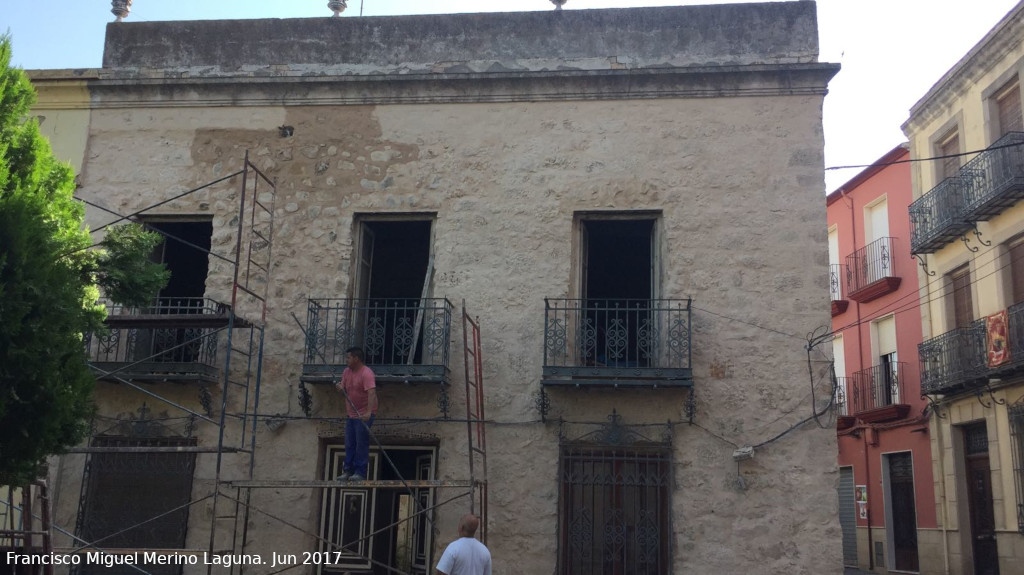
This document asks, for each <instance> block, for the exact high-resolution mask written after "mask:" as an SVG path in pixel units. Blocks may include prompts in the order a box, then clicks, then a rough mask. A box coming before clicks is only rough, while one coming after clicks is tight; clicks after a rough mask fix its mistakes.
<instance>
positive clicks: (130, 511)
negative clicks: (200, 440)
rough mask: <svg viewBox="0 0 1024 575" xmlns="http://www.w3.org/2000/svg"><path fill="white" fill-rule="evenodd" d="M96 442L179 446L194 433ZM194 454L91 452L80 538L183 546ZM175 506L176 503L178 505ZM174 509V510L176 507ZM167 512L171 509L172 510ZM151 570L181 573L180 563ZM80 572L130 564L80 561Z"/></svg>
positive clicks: (113, 571) (125, 570) (133, 545)
mask: <svg viewBox="0 0 1024 575" xmlns="http://www.w3.org/2000/svg"><path fill="white" fill-rule="evenodd" d="M91 445H92V446H93V447H110V448H116V447H179V446H194V445H196V440H195V438H190V437H159V438H138V437H96V438H93V440H92V442H91ZM195 465H196V454H195V453H169V452H159V453H152V452H151V453H139V452H130V453H124V452H120V453H119V452H110V453H92V454H90V455H89V457H88V459H87V461H86V466H85V473H84V476H83V481H82V497H81V499H80V500H79V510H78V524H77V528H76V531H77V533H78V537H79V538H81V539H82V540H84V541H100V540H102V544H101V547H103V548H105V549H149V550H153V549H183V548H184V547H185V536H186V533H187V530H188V516H189V507H188V506H187V505H185V504H186V503H188V502H189V501H190V500H191V498H192V479H193V474H194V472H195ZM179 507H180V509H177V510H175V508H179ZM172 510H174V511H172ZM168 511H171V512H170V513H168ZM146 571H148V572H149V573H150V574H151V575H180V573H181V572H182V566H181V565H149V566H147V567H146ZM74 572H75V573H76V574H77V575H127V574H134V573H137V571H136V570H135V569H134V568H133V567H132V566H131V565H116V566H113V567H110V568H108V567H105V566H104V565H84V564H83V565H81V566H79V567H78V568H77V570H75V571H74Z"/></svg>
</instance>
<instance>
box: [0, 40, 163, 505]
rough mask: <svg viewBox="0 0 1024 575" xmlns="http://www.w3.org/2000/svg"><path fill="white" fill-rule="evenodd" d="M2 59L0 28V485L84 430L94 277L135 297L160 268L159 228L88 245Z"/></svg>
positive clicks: (148, 290)
mask: <svg viewBox="0 0 1024 575" xmlns="http://www.w3.org/2000/svg"><path fill="white" fill-rule="evenodd" d="M10 63H11V40H10V37H9V36H0V485H23V484H26V483H28V482H30V481H31V480H33V479H34V478H35V477H37V474H38V472H39V469H40V465H41V464H42V462H43V461H44V460H45V458H46V457H47V456H48V455H51V454H54V453H60V452H61V451H63V450H65V449H67V447H69V446H72V445H75V444H76V443H78V442H79V441H81V440H82V438H83V437H84V436H85V434H86V432H87V431H88V420H89V417H90V415H91V413H92V410H93V404H92V390H93V385H94V382H95V378H94V376H93V374H92V373H91V371H90V369H89V367H88V365H87V363H86V355H85V349H84V346H83V334H84V333H86V332H90V331H100V330H102V329H103V319H104V311H103V308H102V307H101V306H98V305H97V303H96V300H97V297H98V295H99V289H98V287H97V286H102V287H103V289H104V290H105V291H106V292H107V294H108V295H110V296H111V297H112V298H113V299H115V300H117V301H119V302H120V303H125V304H129V305H131V304H135V305H137V304H139V303H142V302H145V301H147V300H148V299H149V298H150V297H152V296H153V295H155V293H156V292H157V291H158V290H159V289H160V288H161V287H162V286H163V285H165V284H166V281H167V278H168V277H169V273H168V272H167V271H166V269H164V267H163V266H162V265H156V264H153V263H150V262H149V261H148V256H149V254H150V253H151V251H152V250H153V248H154V247H155V245H157V243H159V241H160V236H159V235H157V234H154V233H151V232H147V231H145V230H143V229H142V228H141V227H140V226H138V225H136V224H128V225H126V226H120V227H116V228H111V230H109V231H108V233H107V235H106V238H105V239H104V242H103V243H102V244H101V246H100V247H101V249H91V248H92V247H93V246H92V241H91V239H90V236H89V233H88V231H87V229H86V228H85V227H84V224H83V218H84V215H85V210H84V208H83V206H82V204H81V203H80V202H77V201H75V200H74V199H73V194H74V191H75V182H74V174H73V173H72V170H71V167H70V166H68V165H66V164H63V163H61V162H59V161H57V160H56V159H55V158H54V156H53V154H52V152H51V151H50V145H49V142H48V141H47V140H46V139H45V138H44V137H43V136H42V135H40V133H39V125H38V123H37V122H36V120H35V119H34V118H31V117H30V116H29V111H30V108H31V106H32V104H33V103H34V102H35V90H34V89H33V87H32V85H31V84H30V83H29V81H28V77H27V76H26V75H25V73H24V72H23V71H21V70H19V69H15V68H12V67H11V65H10Z"/></svg>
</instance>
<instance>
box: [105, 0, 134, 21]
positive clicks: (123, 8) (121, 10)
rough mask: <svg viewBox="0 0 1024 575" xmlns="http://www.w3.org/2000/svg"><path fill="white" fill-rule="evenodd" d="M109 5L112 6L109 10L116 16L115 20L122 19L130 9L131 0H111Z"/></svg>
mask: <svg viewBox="0 0 1024 575" xmlns="http://www.w3.org/2000/svg"><path fill="white" fill-rule="evenodd" d="M110 5H111V6H113V8H111V9H110V12H111V13H112V14H113V15H114V16H117V20H116V21H117V22H121V21H123V20H124V19H125V18H127V17H128V13H129V12H131V11H132V0H111V2H110Z"/></svg>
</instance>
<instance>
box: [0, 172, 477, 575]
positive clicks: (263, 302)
mask: <svg viewBox="0 0 1024 575" xmlns="http://www.w3.org/2000/svg"><path fill="white" fill-rule="evenodd" d="M234 178H240V179H241V185H240V190H239V193H238V211H237V216H236V219H237V226H236V231H235V241H234V245H233V248H234V249H233V251H234V257H233V258H230V257H225V256H222V255H220V254H217V253H214V252H213V251H212V250H209V251H207V254H208V255H209V256H210V257H215V258H218V259H220V260H223V261H224V262H226V263H228V265H230V266H231V268H232V269H231V270H230V271H231V277H232V282H231V291H230V301H229V303H227V304H220V303H218V302H212V303H211V302H209V301H208V300H205V299H204V300H203V301H202V302H198V303H196V302H186V303H185V304H182V303H181V302H178V304H177V307H175V309H173V310H169V309H168V307H167V306H166V305H165V306H162V307H161V306H159V305H158V306H155V308H152V309H123V308H116V307H112V308H111V309H110V311H112V312H113V313H111V314H110V315H108V320H107V325H108V327H110V328H111V331H112V332H117V331H118V330H121V331H123V333H121V332H118V333H117V335H115V336H112V335H111V334H107V335H103V336H96V337H91V336H87V337H86V346H87V348H90V349H93V350H95V351H97V352H98V351H105V352H106V354H107V355H106V356H104V357H103V359H106V360H110V359H114V360H116V361H90V366H91V367H92V368H93V370H94V371H95V373H96V375H97V379H100V380H107V381H112V382H117V383H120V384H123V385H125V386H127V387H129V388H132V389H134V390H136V391H138V392H140V393H142V394H143V395H146V396H148V397H152V398H154V399H156V400H158V401H160V402H162V403H164V404H167V405H170V406H171V407H174V408H176V409H178V410H182V411H184V412H185V413H187V414H188V416H187V417H185V418H180V419H182V420H184V421H183V424H184V425H185V427H186V429H187V432H186V433H185V435H186V436H188V437H191V435H192V429H193V426H194V425H195V424H197V423H199V422H206V423H209V424H212V425H215V426H216V427H217V441H216V445H214V446H201V445H197V444H196V443H195V441H192V442H191V443H190V442H180V441H179V442H174V441H170V442H167V441H164V442H162V443H161V442H145V443H140V444H130V443H131V442H127V443H125V442H112V443H111V442H103V441H97V438H96V434H95V433H94V436H93V437H92V438H91V439H90V443H89V445H88V446H87V447H78V448H73V449H71V450H69V453H70V454H83V455H85V456H86V463H85V467H84V473H83V481H82V491H81V494H80V496H79V509H78V521H77V524H76V528H75V531H76V533H75V534H72V533H70V532H69V531H67V530H64V529H62V528H60V527H59V526H56V525H52V521H51V516H50V509H49V496H48V494H47V493H46V485H45V483H42V484H41V486H40V487H37V489H41V490H42V491H40V492H39V493H40V494H41V495H42V497H41V500H42V501H44V502H45V507H44V508H43V513H42V514H41V516H39V515H36V514H35V513H34V512H33V509H32V506H31V505H30V504H29V503H26V504H24V505H22V506H20V507H19V506H17V505H14V504H13V503H12V502H11V501H6V502H4V501H0V503H6V504H7V505H6V506H5V508H6V509H7V510H8V511H9V512H11V513H13V512H15V511H17V512H18V513H20V514H21V515H23V516H24V517H26V518H28V520H27V521H24V522H23V524H24V525H23V526H22V527H23V528H21V529H8V530H4V531H0V541H4V539H2V538H7V539H8V540H23V541H26V542H27V543H26V545H27V547H32V543H33V538H34V537H41V538H42V541H43V548H45V550H46V552H49V550H51V549H52V540H53V538H52V531H54V530H56V531H59V532H60V533H63V534H64V535H66V536H69V537H71V538H72V539H73V540H74V541H75V542H76V547H74V548H73V549H63V550H62V551H64V552H68V553H82V552H84V551H101V552H104V553H111V554H128V553H134V552H139V551H155V552H166V553H169V554H170V553H173V554H193V555H198V554H202V553H207V554H209V556H214V555H225V554H230V555H237V554H241V553H245V552H246V545H247V543H248V541H249V524H250V517H251V516H252V514H253V513H258V514H260V515H263V516H267V517H270V518H272V519H274V520H277V521H279V522H280V523H281V524H283V525H285V526H289V527H292V528H294V529H297V530H299V531H301V532H302V533H304V534H306V535H307V536H310V537H312V538H314V539H316V540H319V541H320V542H321V544H324V543H326V544H327V545H328V546H330V547H331V548H335V549H336V548H338V547H339V544H338V543H335V542H332V541H327V540H325V539H324V538H323V537H321V534H320V533H314V532H311V531H309V530H306V529H303V527H301V526H298V525H294V524H292V523H289V522H288V521H287V520H285V519H282V518H281V517H279V516H275V515H274V514H273V513H269V512H267V511H265V510H262V509H260V508H259V507H257V506H256V505H254V504H253V503H252V495H253V490H256V489H267V488H275V489H328V490H330V489H340V488H351V487H352V486H351V485H347V484H345V483H340V482H337V481H327V480H308V481H275V480H259V479H257V478H256V475H255V467H256V452H257V435H256V432H257V424H258V423H259V420H260V418H261V414H260V412H259V407H260V386H261V382H262V377H263V354H264V341H265V335H266V327H267V300H268V295H269V288H270V284H271V270H272V267H273V259H272V248H273V242H274V202H275V199H276V182H275V181H274V180H272V179H271V178H269V177H268V176H267V175H265V174H264V173H262V172H261V171H260V170H259V169H258V168H257V167H256V166H255V165H253V164H252V163H251V162H250V161H249V154H248V152H246V154H245V159H244V162H243V166H242V168H241V169H240V170H238V171H236V172H234V173H231V174H228V175H226V176H224V177H221V178H219V179H217V180H215V181H213V182H210V183H207V184H205V185H203V186H200V187H197V188H194V189H191V190H189V191H187V192H184V193H181V194H178V195H175V196H173V197H172V198H170V199H168V200H164V201H161V202H159V203H157V204H154V205H151V206H149V207H147V208H144V209H142V210H139V211H137V212H134V213H132V214H129V215H121V214H118V213H116V212H114V211H112V210H109V209H107V208H103V207H102V206H98V205H97V204H94V203H92V202H87V203H89V205H91V206H93V207H96V208H99V209H101V210H104V211H106V212H109V213H111V214H114V215H115V216H117V219H116V220H115V221H114V222H111V223H116V222H118V221H122V220H130V221H135V222H140V223H143V224H144V223H145V221H144V220H141V221H140V219H139V217H140V216H143V217H144V214H145V213H146V212H148V211H150V210H152V209H154V208H156V207H159V206H162V205H165V204H167V203H169V202H171V201H173V200H176V199H180V198H182V197H185V196H187V195H189V194H192V193H195V192H198V191H200V190H204V189H208V188H210V187H211V186H214V185H216V184H220V183H222V182H228V181H230V180H232V179H234ZM108 225H111V224H106V225H104V226H101V227H100V228H98V229H97V231H98V230H101V229H103V228H104V227H106V226H108ZM157 231H159V230H157ZM161 233H163V232H161ZM164 235H165V236H167V237H168V239H174V240H179V241H180V238H175V237H173V236H171V235H170V234H166V233H165V234H164ZM192 247H196V246H194V245H193V246H192ZM178 308H181V309H178ZM462 314H463V330H464V345H465V373H466V420H465V424H466V429H467V439H468V442H469V474H470V478H469V479H468V480H436V479H423V478H416V479H407V478H405V477H402V476H401V474H400V473H398V469H397V467H395V468H394V471H395V473H398V476H399V480H368V481H364V482H359V483H358V484H356V486H357V488H360V489H368V490H395V489H404V490H407V491H409V493H410V494H412V495H413V498H412V501H413V502H414V504H415V507H416V509H415V513H412V514H411V516H409V517H405V518H402V519H400V520H399V521H397V522H394V523H392V524H391V525H388V526H386V527H384V528H382V529H381V530H383V529H387V528H391V527H395V526H396V525H398V524H401V523H404V522H406V521H410V520H411V519H412V518H414V517H415V518H417V519H418V518H419V517H420V516H422V517H423V518H424V519H425V520H426V522H427V523H428V524H430V525H431V527H432V525H433V520H432V519H431V517H432V516H433V512H434V510H435V509H437V508H438V507H441V506H442V505H445V504H448V503H450V502H452V501H456V500H458V499H461V498H464V497H466V496H468V497H469V499H470V501H471V503H470V512H471V513H475V514H478V515H479V517H480V525H481V527H480V537H481V539H482V540H483V541H484V542H485V543H486V536H487V461H486V437H485V415H484V396H483V387H484V385H483V366H482V350H481V345H480V328H479V322H478V320H474V319H473V318H471V317H470V316H469V314H468V312H467V311H466V307H465V302H463V305H462ZM168 327H174V328H179V329H183V330H184V332H183V333H184V335H180V334H179V335H177V337H176V339H175V338H170V341H162V342H161V345H160V346H158V347H159V349H156V350H155V351H156V353H152V354H149V355H146V357H140V354H139V353H137V352H136V353H134V354H130V353H126V352H123V351H119V350H121V347H120V346H121V344H122V343H123V341H122V340H124V339H127V340H130V341H131V342H132V343H133V344H134V343H135V340H136V339H137V338H138V334H139V333H141V332H143V330H151V331H152V332H153V333H157V334H160V333H163V334H164V335H166V333H165V332H167V331H169V330H168V329H167V328H168ZM301 327H302V326H301V325H300V328H301ZM161 330H163V332H161ZM303 331H305V329H303ZM222 332H223V333H225V334H226V343H225V345H224V346H223V348H222V349H223V350H224V358H223V364H222V368H221V369H222V373H221V374H220V377H219V378H216V379H214V377H213V376H214V375H215V370H212V369H210V367H211V365H210V364H212V360H211V358H212V357H215V354H216V351H217V349H220V347H219V343H218V341H219V339H218V338H219V337H220V334H221V333H222ZM145 333H148V332H145ZM125 334H127V336H128V337H122V336H124V335H125ZM150 335H152V334H150ZM307 336H308V334H307ZM104 338H105V339H104ZM133 338H134V339H133ZM164 339H165V340H166V339H168V338H166V337H165V338H164ZM154 341H155V339H154ZM126 349H127V346H126ZM147 351H154V349H152V348H151V349H148V350H147ZM172 352H173V353H177V354H179V355H180V354H182V353H187V354H191V355H189V357H191V358H196V357H203V358H205V361H206V364H208V365H206V367H201V368H199V369H196V368H189V369H184V368H182V366H181V362H174V361H172V362H169V363H168V362H167V361H166V360H164V361H163V362H162V363H163V365H156V364H155V362H154V360H157V358H159V357H161V356H163V357H165V358H166V357H167V354H170V353H172ZM111 354H112V355H111ZM119 354H120V355H119ZM203 354H205V355H203ZM141 355H145V354H141ZM171 372H173V373H171ZM330 375H331V378H332V379H334V380H336V379H337V377H336V376H340V374H335V373H333V372H332V373H331V374H330ZM145 381H164V382H166V381H185V382H193V383H198V384H199V396H200V397H199V399H200V404H201V405H202V407H203V411H204V413H200V412H198V411H195V410H192V409H189V408H188V407H186V406H184V405H181V404H180V403H177V402H175V401H172V400H171V399H169V398H167V397H163V396H161V395H159V394H157V393H155V392H153V391H151V390H149V389H146V388H145V387H142V386H140V385H138V384H137V383H136V382H145ZM216 381H219V382H220V384H221V390H220V404H219V410H215V409H214V407H215V406H214V405H213V397H212V395H211V393H210V391H209V386H210V385H213V384H214V382H216ZM441 385H442V388H441V393H442V396H444V397H445V398H446V397H447V391H446V390H445V388H444V386H445V385H446V383H442V384H441ZM300 402H301V399H300ZM232 405H238V406H240V407H241V409H240V410H239V411H238V412H235V413H232V412H231V409H230V408H231V406H232ZM146 409H147V408H146V406H145V403H144V404H143V407H142V409H140V412H142V413H141V417H140V419H139V420H136V421H132V422H129V423H128V426H129V428H131V429H135V428H136V427H138V426H142V427H146V426H152V425H159V426H162V427H165V428H166V427H167V425H165V422H155V421H154V420H150V419H147V413H146ZM216 411H219V417H215V416H214V413H215V412H216ZM307 417H309V414H308V413H307ZM272 421H273V416H271V417H270V418H269V419H267V421H266V423H267V424H268V427H270V423H271V422H272ZM431 421H438V422H441V421H445V422H452V423H455V421H453V420H450V419H448V418H447V414H446V415H445V417H442V418H436V419H434V420H431ZM229 422H237V424H240V432H239V433H238V435H237V437H229V436H228V434H227V433H226V431H227V429H228V424H229ZM118 423H119V424H120V423H123V422H118ZM94 431H95V430H94ZM371 437H372V438H373V439H374V440H376V437H375V436H374V435H373V434H372V432H371ZM378 446H379V447H380V448H381V453H382V454H383V456H384V458H386V459H388V462H389V463H391V465H392V467H394V463H392V462H391V461H390V458H388V456H387V454H386V451H385V450H384V447H383V445H380V444H379V441H378ZM113 454H121V455H129V456H130V455H135V454H149V455H151V456H156V455H161V454H162V455H167V454H179V455H180V454H187V455H191V456H192V458H193V459H192V460H191V461H192V463H191V467H189V468H188V471H189V473H191V474H193V475H194V473H195V459H194V458H195V456H197V455H213V456H214V457H215V463H214V467H213V480H212V487H213V489H212V491H211V492H210V493H209V494H207V495H205V496H200V497H196V496H193V495H192V479H193V477H189V479H188V491H189V498H190V501H189V502H188V503H187V504H185V505H181V506H178V507H177V508H175V509H172V510H171V511H168V512H166V513H162V514H160V515H158V516H156V517H149V518H146V519H144V520H141V521H138V522H136V523H135V524H134V525H127V526H124V528H123V529H121V530H120V531H118V532H116V533H114V535H110V536H106V537H103V538H101V539H100V540H97V541H87V540H86V539H85V538H83V537H81V536H80V535H85V534H86V533H83V525H82V521H83V519H84V518H85V517H86V515H87V514H88V509H87V507H86V505H87V502H88V499H89V494H88V493H87V490H88V484H89V480H88V477H89V473H90V464H91V463H92V459H93V457H94V456H101V455H107V456H109V455H113ZM231 455H235V456H241V457H243V461H242V462H241V463H240V465H236V466H234V470H235V472H234V473H230V472H229V468H228V466H227V465H226V456H231ZM62 463H63V462H62ZM439 489H468V492H465V493H460V494H459V495H456V496H454V497H451V498H449V499H447V500H445V501H443V502H441V503H436V504H429V502H430V501H431V499H430V498H428V499H426V501H423V500H421V498H420V497H417V496H416V494H417V493H422V492H423V490H425V491H429V492H434V491H435V490H439ZM208 500H209V501H211V504H212V510H213V511H212V513H211V517H210V525H209V530H210V533H209V541H208V544H207V545H206V547H205V549H187V548H184V545H182V546H181V547H178V548H170V547H163V548H159V549H155V548H154V549H148V548H147V549H140V548H117V549H114V548H110V547H109V546H107V545H104V544H103V542H104V540H109V539H110V538H112V537H114V536H116V535H120V534H122V533H124V532H126V531H131V530H133V529H138V528H139V527H140V526H141V525H144V524H146V523H149V522H151V521H154V520H156V519H158V518H160V517H162V516H166V515H168V514H170V513H172V512H184V513H187V511H188V509H189V508H190V507H192V506H194V505H196V504H198V503H200V502H205V501H208ZM26 501H30V499H27V500H26ZM425 503H427V504H425ZM32 517H38V518H39V519H40V521H41V523H33V521H32ZM185 517H186V519H187V515H186V516H185ZM189 523H190V522H189V521H187V520H186V521H185V525H184V527H183V529H185V530H187V529H188V524H189ZM37 524H38V525H40V527H39V528H38V529H34V528H33V526H34V525H37ZM373 535H375V533H370V534H369V535H366V536H365V537H363V538H361V539H360V541H362V540H363V539H366V538H369V537H372V536H373ZM184 537H185V536H184V535H182V540H184ZM351 544H352V542H350V543H346V544H345V546H346V547H347V546H349V545H351ZM428 557H429V555H428ZM365 559H367V560H368V561H369V563H370V564H373V566H375V567H380V568H382V569H383V570H385V571H386V572H389V573H403V571H401V570H399V569H396V568H394V567H393V566H391V565H385V564H382V563H380V562H378V561H374V560H373V559H372V558H370V557H366V558H365ZM244 567H245V565H244V564H242V565H232V566H231V569H230V570H229V573H235V572H237V573H242V571H243V569H244ZM212 569H213V565H212V564H211V565H209V566H208V568H207V573H212ZM427 569H428V570H432V567H431V566H430V565H427ZM133 570H134V571H135V572H139V573H144V574H148V573H149V570H148V569H147V568H146V567H145V566H143V567H141V568H140V567H137V566H133ZM218 572H223V570H222V569H221V568H218ZM48 575H49V574H48Z"/></svg>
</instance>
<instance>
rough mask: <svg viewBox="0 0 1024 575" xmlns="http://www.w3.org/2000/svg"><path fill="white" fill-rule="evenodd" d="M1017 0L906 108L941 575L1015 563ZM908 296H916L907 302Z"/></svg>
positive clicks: (1023, 526) (1022, 396)
mask: <svg viewBox="0 0 1024 575" xmlns="http://www.w3.org/2000/svg"><path fill="white" fill-rule="evenodd" d="M1022 38H1024V3H1021V4H1018V5H1017V6H1016V7H1015V8H1014V9H1013V10H1012V11H1011V12H1010V13H1009V14H1008V15H1007V16H1006V17H1005V18H1003V20H1002V21H1001V22H999V23H998V24H997V25H996V26H995V27H994V28H993V29H992V30H991V31H990V32H989V33H988V35H987V36H986V37H985V38H983V39H982V40H981V42H979V43H978V44H977V45H976V46H975V47H974V48H973V49H972V50H971V51H970V52H969V53H968V54H967V55H966V56H964V57H963V58H962V59H961V60H960V61H959V62H958V63H957V64H956V65H955V66H954V67H953V68H952V69H951V70H949V71H948V72H947V73H946V74H945V75H944V76H943V77H942V78H941V79H940V80H939V81H938V82H937V83H936V84H935V86H933V87H932V89H931V90H930V91H929V92H928V93H927V94H926V95H925V96H924V97H923V98H922V99H921V100H920V101H919V102H918V103H917V104H915V105H914V107H913V108H912V109H911V111H910V118H909V120H908V121H907V122H906V124H904V126H903V130H904V132H905V133H906V135H907V137H908V138H909V140H910V150H911V158H913V159H914V160H917V161H915V162H914V164H913V170H912V174H913V176H912V177H913V185H914V198H915V200H914V202H913V203H912V204H911V205H910V208H909V212H910V222H911V244H912V245H911V252H912V253H913V254H914V255H915V257H917V258H918V259H919V261H920V263H921V264H922V265H921V266H920V267H919V270H918V278H919V280H920V286H921V290H920V305H921V316H922V322H923V334H924V341H923V343H921V345H920V348H919V355H920V361H921V388H922V393H925V394H927V396H928V397H929V399H930V400H931V401H932V402H933V407H934V410H933V414H932V418H931V426H930V429H929V434H930V436H931V445H932V459H933V465H934V475H935V494H936V496H935V505H936V512H937V513H936V514H937V516H938V522H939V525H940V528H939V531H940V537H939V539H940V540H943V554H944V564H945V565H946V566H948V570H947V571H946V572H948V573H952V574H971V573H975V574H978V575H981V574H996V573H1002V574H1006V573H1021V572H1022V571H1021V569H1022V568H1021V565H1022V564H1024V537H1022V534H1024V468H1022V466H1024V462H1022V459H1024V369H1022V368H1024V203H1022V202H1020V200H1021V199H1022V198H1024V120H1022V116H1021V91H1020V78H1021V75H1022V73H1024V44H1022V43H1021V39H1022ZM907 305H914V303H911V302H908V304H907Z"/></svg>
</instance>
